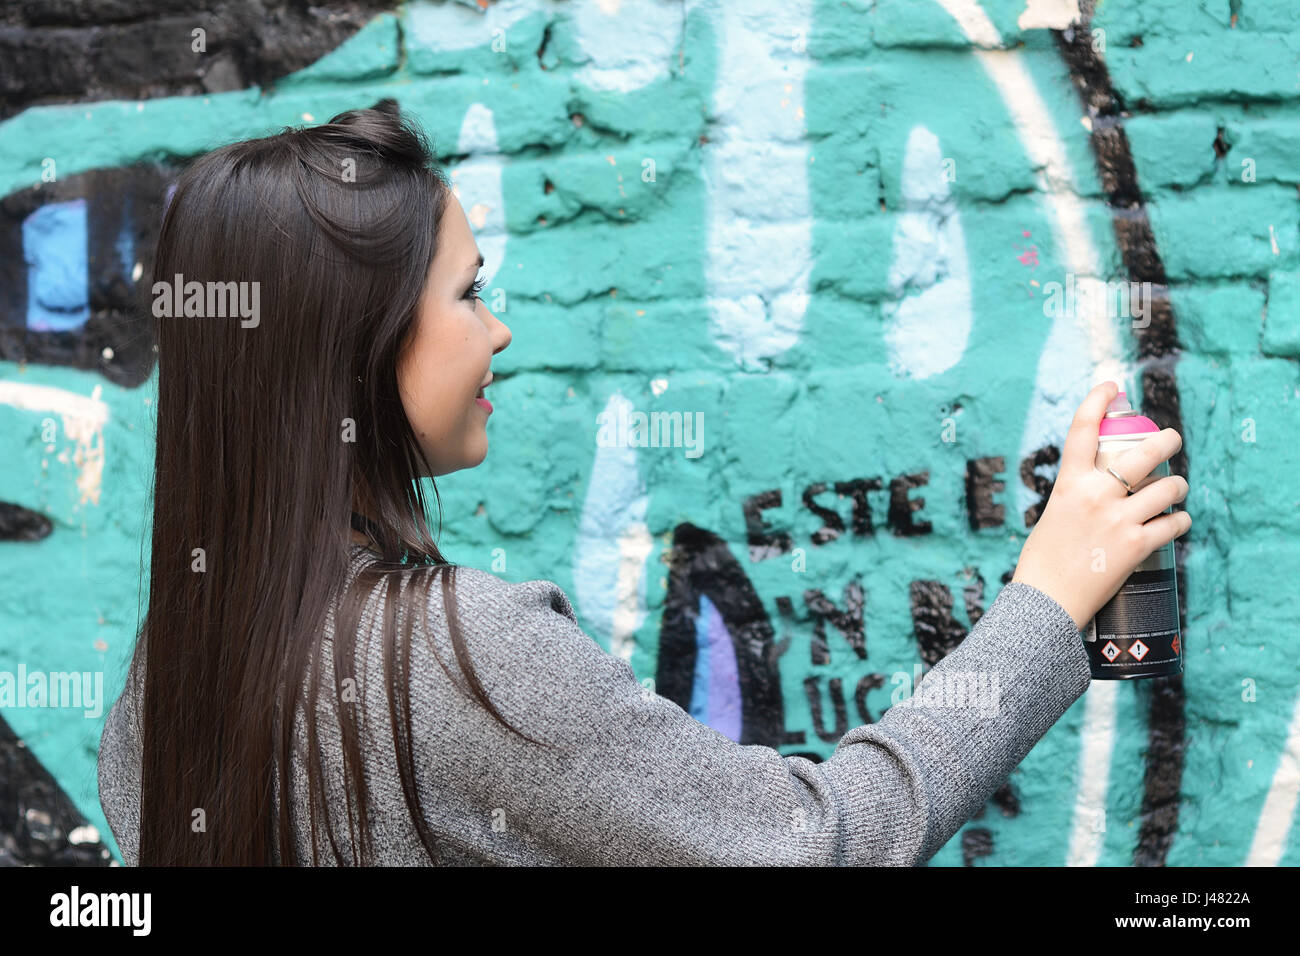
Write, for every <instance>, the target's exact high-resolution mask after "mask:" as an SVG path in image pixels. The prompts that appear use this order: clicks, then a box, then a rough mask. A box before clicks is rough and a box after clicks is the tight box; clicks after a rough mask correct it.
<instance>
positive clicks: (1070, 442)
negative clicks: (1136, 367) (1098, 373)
mask: <svg viewBox="0 0 1300 956" xmlns="http://www.w3.org/2000/svg"><path fill="white" fill-rule="evenodd" d="M1118 394H1119V386H1118V385H1116V384H1115V383H1114V382H1111V381H1106V382H1102V383H1101V384H1100V385H1098V386H1097V387H1095V388H1094V389H1093V390H1092V391H1091V392H1089V393H1088V395H1087V397H1086V398H1084V400H1083V402H1082V403H1081V404H1080V405H1079V409H1078V411H1076V412H1075V413H1074V421H1072V422H1071V423H1070V431H1069V432H1068V433H1067V434H1066V436H1065V447H1064V448H1063V449H1062V450H1061V468H1060V470H1059V472H1058V474H1067V473H1069V472H1074V473H1078V474H1082V473H1083V472H1085V471H1091V470H1092V469H1093V468H1094V467H1095V466H1096V462H1097V441H1098V438H1097V433H1098V430H1099V429H1100V427H1101V420H1102V418H1104V417H1105V415H1106V406H1108V405H1109V404H1110V403H1111V401H1112V400H1113V399H1114V398H1115V396H1116V395H1118ZM1120 474H1123V472H1120ZM1125 477H1127V476H1125Z"/></svg>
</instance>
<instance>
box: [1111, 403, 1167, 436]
mask: <svg viewBox="0 0 1300 956" xmlns="http://www.w3.org/2000/svg"><path fill="white" fill-rule="evenodd" d="M1158 431H1160V426H1159V425H1157V424H1156V423H1155V422H1153V421H1152V420H1151V419H1149V418H1147V417H1146V416H1145V415H1139V414H1138V413H1137V412H1136V411H1135V410H1134V408H1133V406H1132V405H1130V404H1129V400H1128V393H1127V392H1120V393H1119V394H1118V395H1116V396H1115V397H1114V398H1113V399H1111V403H1110V404H1109V405H1107V406H1106V414H1105V416H1104V417H1103V418H1102V420H1101V428H1100V430H1099V437H1101V438H1107V437H1113V436H1117V435H1134V434H1138V433H1141V432H1158Z"/></svg>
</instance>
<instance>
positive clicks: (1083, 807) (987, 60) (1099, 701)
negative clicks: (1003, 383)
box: [936, 0, 1133, 866]
mask: <svg viewBox="0 0 1300 956" xmlns="http://www.w3.org/2000/svg"><path fill="white" fill-rule="evenodd" d="M936 2H938V3H939V4H940V5H941V6H943V8H944V9H945V10H946V11H947V12H948V13H949V15H951V16H952V17H953V19H955V20H956V21H957V23H958V24H959V25H960V26H961V28H962V31H963V32H964V33H965V34H966V36H967V38H969V39H970V40H971V42H972V43H974V44H976V45H977V46H980V47H987V48H989V49H977V50H975V51H974V54H973V55H974V56H975V57H976V58H978V60H979V62H980V64H981V65H982V66H983V67H984V69H985V71H986V72H987V73H988V75H989V77H990V79H992V80H993V82H994V84H995V85H996V86H997V88H998V93H999V94H1000V95H1001V97H1002V100H1003V102H1004V103H1005V104H1006V107H1007V110H1008V112H1009V113H1010V114H1011V118H1012V120H1013V122H1014V123H1015V124H1016V132H1017V134H1018V136H1019V138H1020V142H1021V144H1022V146H1023V147H1024V150H1025V153H1026V155H1027V156H1028V157H1029V161H1030V163H1031V165H1032V166H1033V167H1034V168H1035V170H1037V173H1036V176H1037V179H1038V185H1039V188H1040V189H1041V190H1042V191H1043V193H1044V194H1045V196H1046V201H1047V207H1048V209H1049V210H1050V212H1051V217H1050V220H1051V224H1052V235H1053V239H1054V240H1055V242H1056V244H1057V246H1058V247H1059V249H1060V250H1061V257H1062V259H1063V260H1064V264H1065V267H1066V268H1067V269H1068V270H1069V271H1070V272H1072V273H1074V275H1075V276H1076V281H1085V280H1087V279H1090V278H1095V277H1097V275H1098V272H1099V270H1100V268H1101V256H1100V254H1099V253H1098V251H1097V248H1096V246H1095V244H1094V243H1093V240H1092V235H1091V233H1090V231H1089V228H1088V222H1087V218H1086V216H1085V214H1084V213H1085V210H1084V204H1083V202H1082V201H1081V200H1080V199H1079V198H1078V191H1077V186H1076V183H1075V177H1074V173H1073V170H1072V169H1071V168H1070V164H1069V161H1068V159H1067V157H1066V150H1065V143H1064V142H1063V141H1062V140H1061V137H1060V135H1059V134H1058V132H1057V130H1056V125H1055V124H1054V123H1053V122H1052V115H1051V112H1050V111H1049V110H1048V108H1047V104H1046V103H1044V102H1043V98H1042V97H1041V96H1039V95H1038V90H1037V88H1036V86H1035V84H1034V80H1033V77H1032V75H1031V74H1030V73H1029V70H1028V69H1027V68H1026V67H1025V64H1024V60H1023V58H1022V57H1021V55H1020V53H1019V51H1017V50H1002V49H998V47H1000V46H1001V45H1002V38H1001V37H1000V36H999V35H998V31H997V28H996V27H994V26H993V23H992V21H990V20H989V18H988V17H987V16H986V15H985V14H984V11H983V10H982V9H980V7H979V4H977V3H976V2H974V0H936ZM1062 279H1064V277H1062ZM1083 305H1084V306H1089V307H1090V308H1088V309H1087V310H1086V312H1085V314H1083V315H1082V316H1079V317H1078V320H1076V318H1075V317H1073V316H1070V315H1069V314H1068V313H1066V312H1065V310H1062V314H1061V315H1060V317H1058V318H1056V319H1054V320H1053V325H1052V330H1051V332H1050V333H1049V335H1048V338H1047V342H1046V345H1045V347H1044V349H1043V352H1042V354H1041V356H1040V359H1039V363H1038V369H1037V372H1036V377H1035V381H1034V394H1033V398H1032V401H1031V403H1030V407H1029V412H1028V415H1027V416H1026V422H1025V427H1024V431H1023V433H1022V437H1021V447H1020V456H1021V459H1023V458H1024V457H1025V456H1026V455H1028V454H1029V453H1031V452H1032V451H1034V450H1035V449H1037V448H1041V447H1042V446H1043V445H1045V444H1047V443H1048V441H1050V440H1054V439H1055V438H1059V437H1060V436H1061V435H1064V434H1065V433H1066V432H1067V431H1068V430H1069V424H1070V421H1071V420H1072V419H1073V417H1074V411H1075V409H1076V408H1077V407H1078V404H1079V402H1080V401H1082V400H1083V396H1084V395H1085V394H1087V392H1088V391H1090V390H1091V388H1092V386H1093V385H1095V384H1097V383H1098V382H1101V381H1104V380H1106V379H1108V378H1110V379H1115V380H1116V381H1118V382H1120V383H1121V387H1123V383H1125V382H1126V381H1130V380H1131V379H1132V377H1133V375H1132V371H1131V368H1130V366H1129V364H1128V363H1127V362H1126V361H1125V360H1124V359H1123V358H1122V356H1123V352H1122V350H1121V349H1120V343H1119V335H1118V332H1117V330H1116V328H1115V325H1114V323H1113V322H1112V321H1111V320H1109V319H1108V318H1107V317H1106V314H1105V301H1104V297H1102V296H1089V297H1088V298H1087V299H1086V300H1085V301H1084V302H1083ZM1084 356H1086V357H1087V358H1086V360H1084V358H1083V357H1084ZM1017 495H1018V500H1017V512H1018V513H1023V511H1024V509H1025V508H1027V507H1029V505H1030V504H1031V503H1032V500H1033V493H1032V492H1031V491H1030V489H1028V488H1024V487H1022V486H1018V487H1017ZM1107 684H1109V682H1107V681H1093V682H1092V685H1091V687H1090V688H1089V689H1088V691H1087V693H1086V695H1085V696H1086V698H1087V703H1086V704H1085V714H1086V715H1087V716H1088V719H1087V720H1086V721H1085V723H1084V727H1083V739H1082V741H1081V748H1080V752H1079V779H1080V790H1079V796H1078V797H1077V798H1076V801H1075V809H1074V819H1073V822H1072V824H1071V827H1070V832H1071V840H1070V850H1069V854H1068V857H1067V860H1066V863H1067V865H1069V866H1095V865H1096V864H1097V860H1098V859H1099V857H1100V853H1101V847H1102V842H1101V841H1100V840H1096V839H1090V838H1083V837H1078V838H1077V839H1076V837H1077V835H1078V834H1080V833H1081V832H1083V831H1087V832H1089V833H1090V832H1091V830H1092V828H1093V825H1094V820H1095V816H1094V810H1095V807H1094V806H1093V804H1091V803H1090V802H1089V801H1095V800H1096V799H1098V795H1100V799H1101V800H1102V801H1103V802H1102V803H1101V804H1100V805H1101V806H1104V796H1105V791H1106V782H1107V781H1108V779H1109V774H1110V764H1111V760H1112V759H1113V755H1114V749H1115V719H1116V717H1115V702H1116V699H1117V695H1116V692H1115V688H1114V687H1107Z"/></svg>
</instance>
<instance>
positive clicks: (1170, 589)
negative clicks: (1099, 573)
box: [1083, 392, 1183, 680]
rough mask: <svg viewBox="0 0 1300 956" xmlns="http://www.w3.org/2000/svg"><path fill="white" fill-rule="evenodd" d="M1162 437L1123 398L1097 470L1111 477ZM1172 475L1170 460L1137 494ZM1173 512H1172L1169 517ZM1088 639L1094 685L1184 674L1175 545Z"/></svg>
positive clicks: (1111, 414)
mask: <svg viewBox="0 0 1300 956" xmlns="http://www.w3.org/2000/svg"><path fill="white" fill-rule="evenodd" d="M1158 431H1160V428H1159V426H1157V425H1156V423H1155V422H1153V421H1152V420H1151V419H1149V418H1147V417H1145V416H1143V415H1139V414H1138V413H1137V411H1136V410H1135V409H1134V408H1133V407H1132V406H1131V405H1130V404H1129V401H1128V395H1127V394H1126V393H1125V392H1120V393H1119V394H1118V395H1116V396H1115V398H1114V400H1113V401H1112V402H1111V403H1110V405H1109V406H1108V407H1107V409H1106V415H1105V417H1104V418H1103V419H1102V421H1101V428H1100V433H1099V435H1098V436H1097V468H1098V469H1099V470H1100V471H1102V472H1104V473H1106V474H1107V475H1108V476H1109V472H1106V466H1107V465H1111V464H1114V462H1115V460H1116V459H1117V458H1119V456H1120V455H1122V454H1123V453H1124V452H1126V451H1128V450H1129V449H1130V448H1133V447H1134V446H1136V445H1139V444H1141V443H1142V441H1143V440H1144V439H1145V438H1147V436H1149V435H1151V434H1153V433H1155V432H1158ZM1168 475H1169V461H1168V460H1167V459H1166V460H1165V461H1162V462H1160V464H1159V465H1157V466H1156V468H1155V470H1154V471H1152V472H1151V474H1149V475H1147V476H1146V477H1145V478H1143V479H1142V481H1140V482H1138V483H1137V484H1135V485H1134V486H1133V491H1134V492H1135V493H1136V492H1137V491H1139V490H1140V489H1142V488H1144V487H1146V486H1147V485H1149V484H1151V483H1152V482H1154V481H1159V480H1160V479H1161V478H1163V477H1166V476H1168ZM1126 477H1127V476H1126ZM1111 480H1112V481H1114V480H1115V479H1113V478H1112V479H1111ZM1173 510H1174V509H1173V508H1172V507H1169V508H1166V509H1165V513H1166V514H1171V513H1172V512H1173ZM1083 635H1084V647H1085V648H1086V649H1087V651H1088V660H1089V662H1090V663H1091V665H1092V677H1093V680H1129V679H1132V678H1136V677H1170V676H1173V675H1174V674H1181V673H1182V672H1183V642H1182V633H1181V630H1180V628H1179V619H1178V578H1177V572H1176V570H1175V568H1174V543H1173V541H1170V542H1168V543H1167V544H1165V545H1164V546H1163V547H1160V548H1157V549H1156V550H1155V551H1153V552H1151V554H1150V555H1148V556H1147V558H1146V560H1144V561H1143V562H1142V563H1141V564H1139V565H1138V566H1137V567H1136V568H1135V569H1134V570H1133V573H1132V575H1130V576H1129V578H1128V580H1127V581H1125V582H1124V584H1123V585H1122V586H1121V587H1120V589H1119V591H1118V592H1117V593H1116V594H1115V596H1114V597H1113V598H1111V599H1110V600H1109V601H1108V602H1107V603H1106V605H1105V606H1104V607H1102V609H1101V610H1099V611H1098V612H1097V616H1096V617H1094V618H1093V619H1092V620H1091V621H1089V622H1088V626H1087V628H1085V629H1084V631H1083Z"/></svg>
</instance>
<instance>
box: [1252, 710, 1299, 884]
mask: <svg viewBox="0 0 1300 956" xmlns="http://www.w3.org/2000/svg"><path fill="white" fill-rule="evenodd" d="M1298 801H1300V697H1297V698H1296V705H1295V710H1294V711H1293V712H1292V714H1291V727H1290V728H1289V729H1288V730H1287V734H1286V747H1285V748H1284V749H1283V751H1282V756H1281V757H1280V758H1279V759H1278V763H1277V770H1275V771H1274V772H1273V782H1272V784H1271V785H1270V786H1269V788H1268V796H1267V797H1265V798H1264V809H1263V810H1262V811H1260V814H1259V822H1258V823H1256V824H1255V837H1254V839H1253V840H1252V841H1251V844H1250V853H1248V854H1247V855H1246V866H1277V865H1278V863H1279V862H1281V860H1282V854H1283V853H1285V852H1286V841H1287V836H1288V835H1289V834H1290V832H1291V824H1292V821H1294V819H1295V809H1296V803H1297V802H1298Z"/></svg>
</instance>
